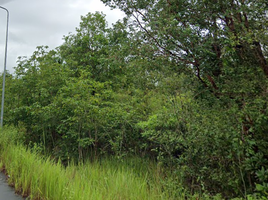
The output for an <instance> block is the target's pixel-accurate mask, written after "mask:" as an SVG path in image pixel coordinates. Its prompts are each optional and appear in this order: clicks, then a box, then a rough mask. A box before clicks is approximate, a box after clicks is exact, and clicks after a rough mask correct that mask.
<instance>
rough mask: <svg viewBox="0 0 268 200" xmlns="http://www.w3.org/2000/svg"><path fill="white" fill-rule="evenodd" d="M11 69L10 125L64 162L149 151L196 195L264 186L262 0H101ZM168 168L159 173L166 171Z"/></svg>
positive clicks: (266, 90)
mask: <svg viewBox="0 0 268 200" xmlns="http://www.w3.org/2000/svg"><path fill="white" fill-rule="evenodd" d="M103 2H104V3H106V4H107V5H109V6H111V7H118V8H120V9H121V10H123V11H124V12H125V13H126V15H127V17H126V18H125V19H123V20H121V21H118V22H117V23H116V24H113V26H112V27H108V26H107V22H106V20H105V15H104V14H102V13H98V12H96V13H95V14H91V13H89V14H88V15H86V16H83V17H81V23H80V26H79V27H78V28H77V29H76V33H74V34H69V35H67V36H64V43H63V44H62V45H61V46H59V47H58V48H57V49H55V50H50V51H48V50H47V47H45V46H42V47H37V50H36V51H35V52H34V53H33V55H32V56H31V57H30V58H24V57H21V58H19V60H18V66H17V67H16V73H15V74H14V75H9V76H8V77H7V84H6V85H7V99H6V102H7V103H6V105H7V108H6V110H5V123H6V124H14V125H16V126H18V127H19V128H20V129H21V132H22V133H24V137H25V142H26V143H27V144H29V145H34V144H39V145H41V146H42V147H43V148H44V151H46V152H52V154H53V156H55V157H60V158H61V159H62V160H63V161H66V162H68V160H69V159H70V158H73V157H76V158H78V159H79V160H83V159H88V158H91V159H94V158H97V157H99V156H100V155H103V154H105V155H106V154H108V155H116V156H118V157H119V158H123V157H124V156H128V155H132V154H135V155H139V156H146V157H150V158H152V159H156V160H157V161H158V162H159V164H163V165H164V166H165V169H169V170H170V171H171V172H172V173H173V177H174V180H173V181H174V182H173V183H172V184H171V183H170V182H169V184H170V187H172V188H173V189H174V190H176V189H178V188H176V177H179V178H180V180H183V182H184V187H185V188H187V189H188V190H189V192H191V193H197V192H202V193H205V194H208V195H216V194H220V195H222V197H224V198H231V197H244V198H245V197H250V195H251V196H255V197H259V198H261V197H262V196H263V197H264V196H267V195H268V190H267V188H268V160H267V159H268V148H267V147H268V136H267V131H268V109H267V101H268V96H267V94H268V87H267V86H268V83H267V76H268V64H267V56H268V51H267V50H268V49H267V45H268V43H267V42H268V34H267V27H268V24H267V22H268V21H267V4H266V2H265V1H264V0H259V1H247V0H236V1H235V0H231V1H230V0H228V1H227V0H224V1H206V0H202V1H201V0H195V1H192V0H189V1H182V0H176V1H174V0H150V1H145V0H136V1H133V0H103ZM163 173H165V172H163Z"/></svg>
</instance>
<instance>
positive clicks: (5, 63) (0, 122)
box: [0, 6, 9, 128]
mask: <svg viewBox="0 0 268 200" xmlns="http://www.w3.org/2000/svg"><path fill="white" fill-rule="evenodd" d="M0 8H2V9H4V10H5V11H6V12H7V27H6V47H5V61H4V74H3V89H2V104H1V121H0V127H1V128H2V127H3V116H4V101H5V79H6V66H7V40H8V22H9V11H8V9H6V8H4V7H2V6H0Z"/></svg>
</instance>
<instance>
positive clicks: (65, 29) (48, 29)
mask: <svg viewBox="0 0 268 200" xmlns="http://www.w3.org/2000/svg"><path fill="white" fill-rule="evenodd" d="M0 6H2V7H5V8H7V9H8V10H9V14H10V17H9V38H8V53H7V70H8V71H9V72H10V73H13V72H14V67H15V66H16V61H17V58H18V57H19V56H27V57H30V56H31V55H32V53H33V52H34V51H35V49H36V47H37V46H41V45H44V46H49V47H50V49H54V48H55V47H57V46H59V45H61V44H62V43H63V39H62V38H63V36H64V35H68V33H70V32H71V33H75V28H76V27H78V26H79V23H80V21H81V20H80V19H81V16H85V15H86V14H87V13H89V12H91V13H95V12H96V11H102V12H103V13H104V14H105V15H106V19H107V21H108V23H109V25H110V26H111V25H112V24H113V23H115V22H116V21H117V20H119V19H122V18H123V17H124V14H123V13H122V12H120V11H119V10H111V9H110V8H109V7H107V6H105V5H104V4H103V3H102V2H101V1H100V0H0ZM6 24H7V23H6V11H4V10H3V9H0V72H3V70H4V57H5V41H6Z"/></svg>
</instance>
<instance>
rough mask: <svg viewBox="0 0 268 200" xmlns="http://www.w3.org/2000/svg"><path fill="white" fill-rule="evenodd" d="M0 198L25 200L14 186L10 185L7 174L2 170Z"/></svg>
mask: <svg viewBox="0 0 268 200" xmlns="http://www.w3.org/2000/svg"><path fill="white" fill-rule="evenodd" d="M0 200H23V198H22V197H21V196H19V195H17V194H15V191H14V188H12V187H10V186H8V184H7V182H6V177H5V175H4V174H3V173H2V172H0Z"/></svg>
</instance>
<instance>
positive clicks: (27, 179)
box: [0, 128, 185, 200]
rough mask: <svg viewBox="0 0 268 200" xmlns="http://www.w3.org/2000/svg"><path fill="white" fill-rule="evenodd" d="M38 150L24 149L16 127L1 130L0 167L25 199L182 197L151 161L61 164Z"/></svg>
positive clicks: (183, 195) (135, 199)
mask: <svg viewBox="0 0 268 200" xmlns="http://www.w3.org/2000/svg"><path fill="white" fill-rule="evenodd" d="M37 150H38V148H37V149H27V148H26V147H25V146H24V145H23V144H22V140H21V139H20V136H19V135H18V133H17V131H16V130H15V129H13V128H7V129H4V130H2V131H1V137H0V160H1V165H0V166H1V168H2V169H5V172H6V173H8V175H9V177H10V178H9V179H8V182H9V184H10V185H13V186H14V188H15V190H16V192H18V193H20V194H21V195H22V196H24V197H28V199H47V200H48V199H51V200H61V199H70V200H71V199H73V200H83V199H85V200H90V199H94V200H98V199H100V200H101V199H102V200H103V199H105V200H109V199H133V200H139V199H141V200H145V199H148V200H149V199H152V200H157V199H178V198H179V199H185V194H184V191H183V190H181V191H178V190H176V191H175V190H174V191H173V192H172V191H171V190H168V187H167V185H166V184H164V181H163V180H164V179H163V178H162V177H161V170H160V169H159V167H157V165H156V164H155V163H152V162H150V161H144V160H142V159H140V158H129V159H126V160H115V159H103V160H101V161H100V160H99V161H96V162H85V163H80V164H78V165H75V164H72V163H70V164H69V165H68V166H67V167H64V166H63V165H62V164H61V162H60V161H58V162H55V161H53V159H51V158H49V157H44V156H42V155H40V154H39V153H38V151H37ZM165 183H167V182H165Z"/></svg>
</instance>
